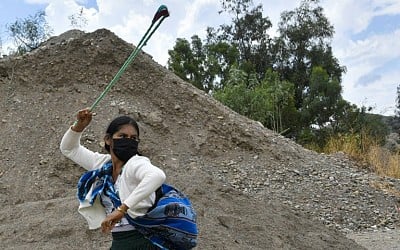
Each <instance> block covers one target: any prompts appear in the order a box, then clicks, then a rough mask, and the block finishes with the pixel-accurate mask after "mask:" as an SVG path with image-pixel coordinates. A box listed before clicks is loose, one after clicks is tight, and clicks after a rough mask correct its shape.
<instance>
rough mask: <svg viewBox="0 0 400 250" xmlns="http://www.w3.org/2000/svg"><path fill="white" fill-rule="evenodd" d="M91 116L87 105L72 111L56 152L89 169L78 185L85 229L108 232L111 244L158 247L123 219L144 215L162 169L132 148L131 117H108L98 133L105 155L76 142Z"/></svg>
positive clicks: (133, 125) (134, 136) (134, 128)
mask: <svg viewBox="0 0 400 250" xmlns="http://www.w3.org/2000/svg"><path fill="white" fill-rule="evenodd" d="M91 120H92V113H91V112H90V110H89V109H83V110H80V111H79V112H78V115H77V122H76V123H75V124H74V125H73V126H71V127H70V128H69V129H68V131H67V132H66V133H65V134H64V136H63V138H62V140H61V144H60V149H61V152H62V153H63V154H64V155H65V156H66V157H68V158H69V159H71V160H72V161H74V162H75V163H77V164H78V165H80V166H82V167H83V168H85V169H87V170H89V172H87V173H85V174H84V175H83V176H82V177H81V179H80V183H79V184H78V197H79V199H80V201H81V203H80V206H79V209H78V211H79V212H80V213H81V214H82V215H83V216H84V217H85V218H86V220H87V221H88V224H89V228H90V229H96V228H99V227H101V230H102V231H103V232H104V233H108V232H110V231H111V233H112V237H113V241H112V245H111V249H159V248H158V247H157V246H155V245H153V244H152V243H151V242H150V241H149V240H148V239H146V238H145V237H144V236H143V235H142V234H141V233H139V232H138V231H137V230H135V227H134V226H133V225H131V224H129V222H128V221H127V219H126V217H125V214H128V215H129V216H130V217H131V218H135V217H138V216H142V215H144V214H145V213H146V212H147V211H148V210H149V208H150V207H152V206H153V204H154V202H155V191H156V190H157V188H159V187H160V186H161V185H162V184H163V182H164V180H165V174H164V172H163V171H162V170H161V169H159V168H157V167H156V166H154V165H152V164H151V162H150V160H149V159H148V158H147V157H144V156H141V155H139V153H138V144H139V127H138V125H137V123H136V121H135V120H133V119H132V118H130V117H128V116H121V117H118V118H116V119H115V120H113V121H112V122H111V123H110V125H109V126H108V129H107V131H106V135H105V137H104V142H105V149H106V150H107V151H108V152H109V154H101V153H98V152H92V151H90V150H89V149H87V148H85V147H84V146H82V145H81V144H80V138H81V134H82V131H83V130H84V129H85V128H86V127H87V126H88V125H89V123H90V122H91Z"/></svg>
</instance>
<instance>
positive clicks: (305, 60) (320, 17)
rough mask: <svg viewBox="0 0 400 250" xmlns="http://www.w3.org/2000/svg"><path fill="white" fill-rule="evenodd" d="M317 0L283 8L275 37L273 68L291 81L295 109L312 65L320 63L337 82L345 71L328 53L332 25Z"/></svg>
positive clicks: (300, 100)
mask: <svg viewBox="0 0 400 250" xmlns="http://www.w3.org/2000/svg"><path fill="white" fill-rule="evenodd" d="M318 3H319V0H303V1H302V2H301V4H300V7H298V8H296V9H295V10H292V11H285V12H283V13H282V14H281V21H280V22H279V28H278V30H279V34H280V35H279V37H277V38H276V40H275V50H276V54H275V56H276V58H275V63H276V69H277V71H278V72H279V74H280V75H281V76H282V77H283V78H284V79H286V80H288V81H290V82H293V83H295V85H296V91H295V95H296V108H298V109H301V108H302V107H303V100H304V99H305V98H306V96H307V95H308V90H309V86H310V80H311V74H312V69H313V68H314V67H317V66H319V67H322V68H323V69H325V70H326V72H327V73H328V76H329V77H330V78H335V79H337V80H338V81H339V82H340V81H341V78H342V73H344V72H345V68H344V67H341V66H340V65H339V64H338V60H337V59H336V58H335V57H334V56H333V54H332V49H331V46H330V42H331V39H332V37H333V34H334V29H333V26H332V25H331V24H330V23H329V21H328V19H327V18H326V17H325V15H324V14H323V9H322V7H320V6H318Z"/></svg>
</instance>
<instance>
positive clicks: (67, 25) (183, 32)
mask: <svg viewBox="0 0 400 250" xmlns="http://www.w3.org/2000/svg"><path fill="white" fill-rule="evenodd" d="M253 2H254V4H255V5H258V4H262V6H263V13H264V17H268V18H269V19H270V20H271V22H272V24H273V27H272V28H271V29H270V30H269V31H268V32H269V34H270V35H271V36H272V37H275V36H276V35H277V32H276V28H277V27H278V22H279V20H280V15H281V13H282V12H283V11H290V10H294V9H295V8H296V7H298V6H299V5H300V0H285V1H282V0H253ZM162 4H163V5H166V6H167V8H168V10H169V13H170V16H169V17H168V18H166V19H165V20H164V21H163V23H162V24H161V25H160V27H159V28H158V29H157V31H156V32H155V33H154V34H153V36H152V37H151V39H150V40H149V41H148V43H147V44H146V46H144V47H143V50H144V51H145V52H146V53H148V54H150V55H152V56H153V59H154V60H155V61H157V62H158V63H159V64H161V65H163V66H166V65H167V60H168V50H170V49H172V48H173V46H174V45H175V42H176V39H177V38H185V39H187V40H189V41H190V37H191V36H192V35H194V34H196V35H198V36H199V37H200V38H205V34H206V28H207V27H215V28H216V27H219V25H221V24H224V23H230V17H228V16H227V15H224V14H218V11H219V10H221V3H220V1H219V0H192V1H187V0H164V1H159V0H116V1H110V0H1V1H0V37H1V40H2V51H5V50H6V48H8V47H10V46H12V45H11V44H10V43H11V41H10V40H9V39H7V38H8V37H9V36H8V33H7V30H6V28H5V26H6V24H10V23H13V22H15V21H16V20H17V18H27V17H28V16H29V15H34V14H35V13H36V12H37V11H39V10H44V11H45V12H46V15H47V21H48V23H49V25H50V26H51V27H52V29H53V35H60V34H62V33H64V32H65V31H67V30H70V29H72V28H74V27H72V25H71V20H70V18H69V17H70V16H72V15H76V14H77V13H79V12H80V11H81V10H83V12H82V13H83V15H84V17H85V19H86V20H87V23H86V24H85V25H83V26H82V27H81V28H80V29H81V30H84V31H85V32H93V31H95V30H97V29H100V28H106V29H109V30H110V31H112V32H113V33H115V34H116V35H117V36H119V37H120V38H122V39H123V40H125V41H127V42H129V43H132V44H135V45H136V44H137V43H138V42H139V41H140V39H141V38H142V36H143V35H144V33H145V32H146V30H147V29H148V27H149V26H150V24H151V20H152V18H153V16H154V14H155V13H156V11H157V9H158V7H159V6H160V5H162ZM320 6H321V7H322V8H323V9H324V14H325V16H326V17H327V18H328V20H329V21H330V23H331V24H332V25H333V26H334V29H335V34H334V37H333V40H332V44H331V45H332V48H333V55H334V56H335V57H336V58H337V59H338V60H339V63H340V65H342V66H345V67H346V68H347V72H346V73H345V74H344V76H343V79H342V86H343V93H342V95H343V98H344V99H345V100H347V101H348V102H350V103H352V104H356V105H357V106H359V107H361V106H367V107H372V108H373V111H372V112H373V113H377V114H382V115H393V114H394V111H395V104H396V95H397V94H396V90H397V86H399V85H400V80H399V79H400V0H321V1H320ZM128 56H129V55H127V57H128Z"/></svg>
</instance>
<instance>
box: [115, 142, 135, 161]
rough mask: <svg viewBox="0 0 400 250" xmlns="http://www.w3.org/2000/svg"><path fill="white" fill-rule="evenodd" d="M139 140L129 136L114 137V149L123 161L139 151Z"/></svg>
mask: <svg viewBox="0 0 400 250" xmlns="http://www.w3.org/2000/svg"><path fill="white" fill-rule="evenodd" d="M138 146H139V142H138V141H136V140H133V139H129V138H121V139H113V147H112V151H113V152H114V154H115V155H116V156H117V157H118V159H120V160H121V161H123V162H127V161H128V160H129V159H130V158H131V157H132V156H134V155H136V154H137V153H138Z"/></svg>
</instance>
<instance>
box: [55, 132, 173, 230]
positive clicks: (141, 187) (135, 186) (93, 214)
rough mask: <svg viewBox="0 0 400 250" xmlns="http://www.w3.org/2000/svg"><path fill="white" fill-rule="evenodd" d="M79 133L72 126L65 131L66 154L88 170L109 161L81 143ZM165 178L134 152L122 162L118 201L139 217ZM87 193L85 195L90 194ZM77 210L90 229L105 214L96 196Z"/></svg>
mask: <svg viewBox="0 0 400 250" xmlns="http://www.w3.org/2000/svg"><path fill="white" fill-rule="evenodd" d="M81 135H82V133H79V132H75V131H73V130H71V128H69V129H68V130H67V132H66V133H65V134H64V136H63V138H62V140H61V144H60V150H61V152H62V153H63V154H64V155H65V156H66V157H68V158H69V159H71V160H72V161H74V162H75V163H76V164H78V165H80V166H82V167H83V168H85V169H87V170H94V169H98V168H101V167H102V166H103V165H104V164H105V163H106V162H108V161H110V160H111V155H110V154H101V153H98V152H93V151H91V150H89V149H88V148H86V147H84V146H82V145H81V144H80V138H81ZM165 178H166V177H165V174H164V172H163V171H162V170H161V169H159V168H158V167H156V166H154V165H153V164H152V163H151V162H150V160H149V159H148V158H147V157H144V156H139V155H135V156H133V157H132V158H131V159H129V161H128V162H126V163H125V165H124V167H123V168H122V172H121V174H120V176H119V177H118V179H119V180H118V181H117V182H116V184H117V185H119V186H118V187H117V189H118V190H119V197H120V199H121V202H122V203H125V204H126V205H127V206H128V207H129V209H128V214H129V216H131V217H132V218H135V217H137V216H142V215H144V214H145V213H146V212H147V210H148V209H149V208H150V207H151V206H153V204H154V200H155V193H154V192H155V190H156V189H157V188H158V187H160V186H161V184H162V183H164V181H165ZM90 193H91V192H89V194H88V196H87V197H90ZM78 211H79V213H80V214H82V215H83V216H84V217H85V218H86V220H87V221H88V224H89V228H90V229H95V228H99V227H100V226H101V222H102V221H103V219H104V218H105V216H106V214H105V210H104V207H103V206H102V205H101V204H100V202H99V200H98V199H96V201H95V203H94V204H93V205H90V204H89V201H88V200H85V201H83V202H81V204H80V206H79V209H78Z"/></svg>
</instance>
